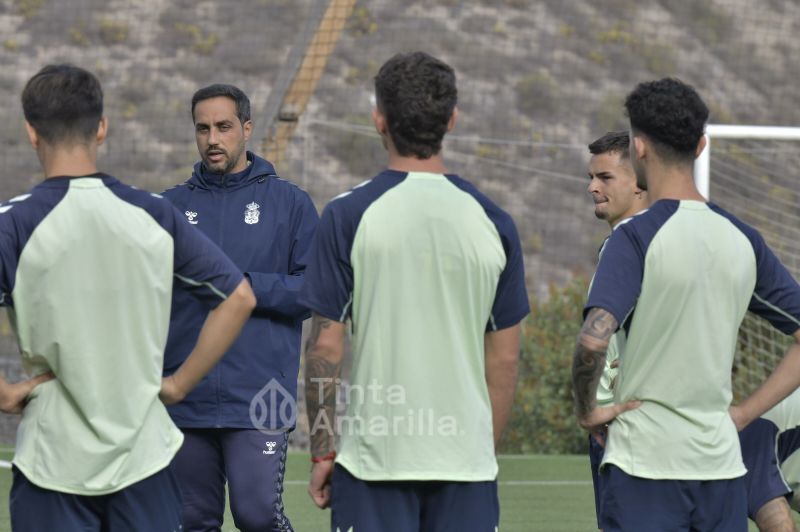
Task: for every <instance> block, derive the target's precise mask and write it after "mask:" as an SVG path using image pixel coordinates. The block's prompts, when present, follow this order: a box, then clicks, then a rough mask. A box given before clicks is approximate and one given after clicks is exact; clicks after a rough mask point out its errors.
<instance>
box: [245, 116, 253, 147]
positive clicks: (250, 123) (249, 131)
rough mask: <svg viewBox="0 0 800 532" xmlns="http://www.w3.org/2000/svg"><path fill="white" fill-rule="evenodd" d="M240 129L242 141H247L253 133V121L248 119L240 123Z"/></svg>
mask: <svg viewBox="0 0 800 532" xmlns="http://www.w3.org/2000/svg"><path fill="white" fill-rule="evenodd" d="M242 131H243V132H244V141H245V142H247V141H248V140H250V135H252V134H253V121H252V120H248V121H247V122H245V123H244V124H242Z"/></svg>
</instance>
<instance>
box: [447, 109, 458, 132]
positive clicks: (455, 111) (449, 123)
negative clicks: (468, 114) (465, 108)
mask: <svg viewBox="0 0 800 532" xmlns="http://www.w3.org/2000/svg"><path fill="white" fill-rule="evenodd" d="M457 121H458V107H454V108H453V114H452V115H450V120H448V121H447V132H448V133H450V132H451V131H453V128H454V127H456V122H457Z"/></svg>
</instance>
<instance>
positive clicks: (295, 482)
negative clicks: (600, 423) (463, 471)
mask: <svg viewBox="0 0 800 532" xmlns="http://www.w3.org/2000/svg"><path fill="white" fill-rule="evenodd" d="M0 468H2V469H11V462H7V461H6V460H0ZM497 483H498V484H499V485H500V486H590V485H591V484H592V481H591V480H500V481H498V482H497ZM283 484H284V485H285V486H305V485H307V484H308V481H307V480H284V481H283Z"/></svg>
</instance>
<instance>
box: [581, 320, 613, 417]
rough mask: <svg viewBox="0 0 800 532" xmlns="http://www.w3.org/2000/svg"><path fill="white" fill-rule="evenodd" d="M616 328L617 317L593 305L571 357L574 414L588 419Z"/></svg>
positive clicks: (594, 402)
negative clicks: (610, 341)
mask: <svg viewBox="0 0 800 532" xmlns="http://www.w3.org/2000/svg"><path fill="white" fill-rule="evenodd" d="M616 329H617V320H615V319H614V316H612V315H611V313H609V312H608V311H606V310H603V309H600V308H593V309H592V310H590V311H589V315H588V316H587V317H586V321H584V322H583V327H582V328H581V332H580V336H579V338H578V345H577V346H576V348H575V355H574V357H573V359H572V388H573V393H574V397H575V413H576V414H577V416H578V419H583V418H585V417H586V416H587V415H588V414H589V413H590V412H591V411H592V409H593V408H594V406H595V404H596V399H597V398H596V395H597V384H598V382H599V381H600V375H601V374H602V373H603V367H604V366H605V361H606V349H608V341H609V339H610V338H611V336H612V335H613V334H614V331H615V330H616Z"/></svg>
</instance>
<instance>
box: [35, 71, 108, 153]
mask: <svg viewBox="0 0 800 532" xmlns="http://www.w3.org/2000/svg"><path fill="white" fill-rule="evenodd" d="M21 99H22V111H23V113H24V114H25V120H27V121H28V123H29V124H30V125H31V126H32V127H33V129H34V130H35V131H36V134H37V135H39V136H40V137H41V138H42V140H44V141H45V142H47V143H48V144H61V143H65V142H82V143H83V142H88V141H90V140H91V139H92V137H94V136H95V135H96V134H97V129H98V127H99V125H100V120H101V119H102V118H103V89H102V87H101V86H100V82H99V81H98V80H97V78H96V77H95V76H94V74H92V73H91V72H89V71H87V70H84V69H82V68H79V67H76V66H73V65H69V64H58V65H47V66H45V67H44V68H42V69H41V70H40V71H39V72H37V73H36V74H34V76H33V77H32V78H31V79H29V80H28V83H26V84H25V88H24V89H23V90H22V98H21Z"/></svg>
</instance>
